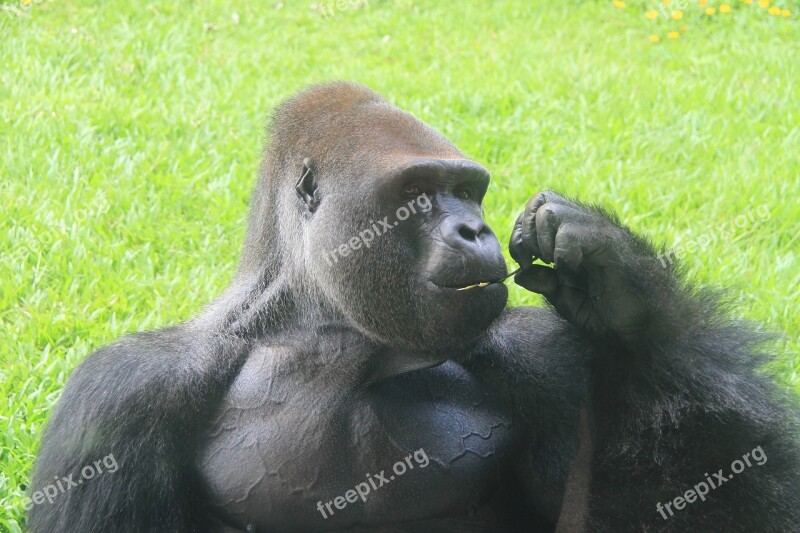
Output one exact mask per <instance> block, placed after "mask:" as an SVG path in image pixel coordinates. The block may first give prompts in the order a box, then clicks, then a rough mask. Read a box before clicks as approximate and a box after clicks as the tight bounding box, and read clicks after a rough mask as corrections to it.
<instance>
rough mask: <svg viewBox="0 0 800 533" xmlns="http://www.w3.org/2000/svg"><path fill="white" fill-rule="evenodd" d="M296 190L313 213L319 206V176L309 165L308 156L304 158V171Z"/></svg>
mask: <svg viewBox="0 0 800 533" xmlns="http://www.w3.org/2000/svg"><path fill="white" fill-rule="evenodd" d="M294 190H295V191H297V196H299V197H300V199H301V200H303V203H304V204H306V207H307V208H308V210H309V212H311V213H313V212H314V211H316V210H317V207H319V191H318V190H317V178H316V176H314V172H313V171H312V170H311V168H310V167H309V160H308V158H306V159H304V160H303V171H302V173H301V175H300V179H299V180H297V185H295V187H294Z"/></svg>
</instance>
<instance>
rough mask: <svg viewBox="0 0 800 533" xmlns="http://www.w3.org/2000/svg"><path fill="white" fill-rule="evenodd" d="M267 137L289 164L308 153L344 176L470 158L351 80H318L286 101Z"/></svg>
mask: <svg viewBox="0 0 800 533" xmlns="http://www.w3.org/2000/svg"><path fill="white" fill-rule="evenodd" d="M269 137H270V149H269V151H270V152H271V153H273V154H281V155H282V156H283V157H284V158H285V159H284V162H285V163H289V164H291V163H293V162H296V161H297V160H298V158H299V159H300V160H302V159H303V158H307V157H308V158H312V159H313V162H314V164H315V165H316V167H317V168H318V169H319V170H321V171H322V172H325V171H326V170H331V171H334V172H331V173H335V174H338V175H344V176H347V175H353V174H360V173H362V172H363V173H375V172H378V171H383V172H385V171H386V170H387V168H391V169H397V170H402V169H404V168H405V167H409V166H413V165H414V164H415V160H417V159H439V160H449V159H452V160H464V161H468V160H466V158H465V157H464V155H463V154H462V153H461V152H460V151H459V150H458V149H457V148H456V147H455V146H454V145H453V144H452V143H451V142H450V141H448V140H447V139H446V138H445V137H443V136H442V135H441V134H440V133H438V132H437V131H435V130H434V129H433V128H431V127H430V126H428V125H427V124H425V123H424V122H422V121H421V120H419V119H417V118H416V117H414V116H413V115H411V114H409V113H406V112H405V111H401V110H400V109H397V108H396V107H394V106H392V105H390V104H389V103H388V102H386V101H385V100H384V99H383V98H382V97H381V96H379V95H378V94H376V93H375V92H373V91H371V90H370V89H368V88H366V87H364V86H362V85H358V84H355V83H347V82H335V83H327V84H324V85H316V86H313V87H312V88H310V89H307V90H305V91H303V92H302V93H300V94H297V95H295V96H294V97H293V98H290V99H289V100H287V101H286V102H285V103H284V104H282V105H281V106H280V107H279V108H278V109H277V110H276V111H275V113H274V115H273V118H272V121H271V125H270V131H269ZM473 165H476V166H477V164H474V163H473ZM336 171H339V172H336ZM484 172H485V170H484ZM326 174H327V173H326Z"/></svg>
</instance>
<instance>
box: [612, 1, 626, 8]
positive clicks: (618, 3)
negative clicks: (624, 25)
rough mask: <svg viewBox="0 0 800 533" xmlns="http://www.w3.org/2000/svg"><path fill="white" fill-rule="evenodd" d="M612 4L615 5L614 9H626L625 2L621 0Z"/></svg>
mask: <svg viewBox="0 0 800 533" xmlns="http://www.w3.org/2000/svg"><path fill="white" fill-rule="evenodd" d="M611 3H612V4H614V7H625V2H621V1H620V0H614V1H613V2H611Z"/></svg>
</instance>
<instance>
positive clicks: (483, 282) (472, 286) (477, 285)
mask: <svg viewBox="0 0 800 533" xmlns="http://www.w3.org/2000/svg"><path fill="white" fill-rule="evenodd" d="M521 270H522V267H519V268H518V269H516V270H515V271H513V272H509V273H508V274H507V275H506V276H505V277H502V278H500V279H498V280H495V281H481V282H480V283H473V284H472V285H467V286H466V287H459V288H458V289H456V290H457V291H467V290H469V289H477V288H479V287H486V286H488V285H491V284H492V283H503V282H504V281H505V280H507V279H508V278H510V277H511V276H513V275H514V274H516V273H518V272H519V271H521Z"/></svg>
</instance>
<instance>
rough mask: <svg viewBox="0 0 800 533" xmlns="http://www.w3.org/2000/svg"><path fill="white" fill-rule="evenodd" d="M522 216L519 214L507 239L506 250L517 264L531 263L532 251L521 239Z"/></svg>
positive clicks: (525, 264)
mask: <svg viewBox="0 0 800 533" xmlns="http://www.w3.org/2000/svg"><path fill="white" fill-rule="evenodd" d="M522 217H523V214H520V215H519V216H518V217H517V221H516V222H515V223H514V229H513V230H512V231H511V238H510V239H509V241H508V251H509V252H510V253H511V257H512V259H514V261H516V262H517V263H518V264H519V265H521V266H527V265H529V264H531V263H532V259H533V257H532V256H533V251H532V250H531V249H530V248H528V247H526V246H525V243H524V241H523V240H522Z"/></svg>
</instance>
